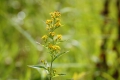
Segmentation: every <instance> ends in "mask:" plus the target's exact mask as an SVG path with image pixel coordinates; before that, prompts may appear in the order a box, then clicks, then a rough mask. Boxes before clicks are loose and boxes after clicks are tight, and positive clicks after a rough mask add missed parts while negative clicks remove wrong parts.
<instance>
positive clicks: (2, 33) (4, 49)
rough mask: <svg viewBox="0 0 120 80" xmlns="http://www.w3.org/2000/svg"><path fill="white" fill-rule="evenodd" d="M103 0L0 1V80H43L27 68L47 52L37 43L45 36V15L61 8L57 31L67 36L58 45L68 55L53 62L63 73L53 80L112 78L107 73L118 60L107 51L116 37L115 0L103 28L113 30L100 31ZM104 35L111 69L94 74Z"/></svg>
mask: <svg viewBox="0 0 120 80" xmlns="http://www.w3.org/2000/svg"><path fill="white" fill-rule="evenodd" d="M103 5H104V0H0V80H42V79H43V80H45V78H46V75H45V72H44V71H43V70H39V72H38V71H37V70H35V69H32V68H30V67H28V65H37V64H39V63H40V60H41V59H45V60H46V59H47V60H48V62H49V54H47V53H46V50H45V49H44V48H43V47H42V45H40V44H39V43H41V42H42V41H41V36H42V35H44V34H46V30H45V27H46V25H45V21H46V19H49V18H50V16H49V13H50V12H53V11H56V10H57V11H60V12H61V14H62V16H61V19H62V24H63V25H64V26H62V27H61V28H59V29H58V30H57V31H56V32H57V33H60V34H62V35H63V38H64V39H65V40H67V41H66V42H64V43H63V44H62V45H61V46H62V49H63V50H68V51H69V53H67V54H65V55H63V56H61V57H60V58H58V59H57V60H56V61H55V64H54V67H55V68H56V69H57V72H58V73H65V74H66V76H62V77H57V80H66V79H71V78H74V80H77V78H79V79H81V80H93V79H94V77H97V78H96V80H112V79H113V80H114V78H113V77H112V76H111V75H112V73H113V72H114V69H115V68H116V66H117V64H118V63H115V62H116V57H117V55H116V54H115V53H116V52H115V51H113V50H112V46H113V41H114V40H115V39H116V37H117V32H116V31H117V28H116V26H117V17H116V13H117V12H116V6H115V0H111V2H110V7H109V10H110V14H109V18H110V19H111V20H112V21H111V22H110V23H109V24H108V25H106V26H108V28H105V31H106V32H107V31H108V30H109V27H112V28H113V30H112V34H111V35H110V34H107V35H106V34H103V33H102V31H101V29H103V28H104V26H103V22H104V17H103V16H102V15H101V11H102V10H103ZM104 37H108V38H109V39H108V42H107V44H108V45H107V47H108V49H107V65H108V66H110V70H108V71H107V72H104V73H103V74H102V78H101V77H100V76H97V75H99V71H98V70H97V68H96V63H97V62H99V55H100V53H101V49H100V46H101V44H102V39H103V38H104Z"/></svg>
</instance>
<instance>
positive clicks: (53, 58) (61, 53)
mask: <svg viewBox="0 0 120 80" xmlns="http://www.w3.org/2000/svg"><path fill="white" fill-rule="evenodd" d="M64 53H68V51H66V52H62V53H59V54H58V55H57V56H55V57H54V58H53V60H52V62H53V61H54V60H55V59H56V58H58V57H60V56H61V55H63V54H64Z"/></svg>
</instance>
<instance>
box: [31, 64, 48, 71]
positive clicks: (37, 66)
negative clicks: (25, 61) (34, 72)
mask: <svg viewBox="0 0 120 80" xmlns="http://www.w3.org/2000/svg"><path fill="white" fill-rule="evenodd" d="M29 67H31V68H43V69H45V70H47V68H46V67H44V66H39V65H33V66H29Z"/></svg>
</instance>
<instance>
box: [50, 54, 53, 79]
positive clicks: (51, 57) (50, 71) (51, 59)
mask: <svg viewBox="0 0 120 80" xmlns="http://www.w3.org/2000/svg"><path fill="white" fill-rule="evenodd" d="M52 60H53V55H51V63H50V80H52Z"/></svg>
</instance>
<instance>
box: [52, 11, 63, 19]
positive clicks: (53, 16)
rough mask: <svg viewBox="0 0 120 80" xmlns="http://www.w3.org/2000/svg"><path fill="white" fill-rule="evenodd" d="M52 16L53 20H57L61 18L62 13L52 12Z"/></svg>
mask: <svg viewBox="0 0 120 80" xmlns="http://www.w3.org/2000/svg"><path fill="white" fill-rule="evenodd" d="M50 15H51V17H52V18H57V17H60V16H61V14H60V12H58V11H55V12H51V13H50Z"/></svg>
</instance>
